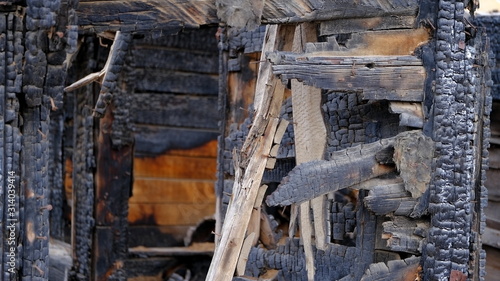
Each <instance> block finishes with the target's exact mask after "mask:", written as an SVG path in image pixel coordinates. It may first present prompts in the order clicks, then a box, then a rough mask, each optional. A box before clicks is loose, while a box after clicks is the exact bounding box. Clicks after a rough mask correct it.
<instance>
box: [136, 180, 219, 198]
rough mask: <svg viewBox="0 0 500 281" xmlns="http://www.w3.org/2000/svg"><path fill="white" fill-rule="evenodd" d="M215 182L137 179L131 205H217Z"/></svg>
mask: <svg viewBox="0 0 500 281" xmlns="http://www.w3.org/2000/svg"><path fill="white" fill-rule="evenodd" d="M214 184H215V181H214V180H195V179H186V180H178V179H166V178H153V179H150V178H140V177H135V180H134V189H133V195H132V197H130V200H129V202H130V203H210V202H212V203H215V194H214Z"/></svg>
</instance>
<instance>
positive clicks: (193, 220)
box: [128, 202, 215, 226]
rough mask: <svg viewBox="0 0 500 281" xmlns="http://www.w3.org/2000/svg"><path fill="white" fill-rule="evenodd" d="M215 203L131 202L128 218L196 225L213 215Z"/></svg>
mask: <svg viewBox="0 0 500 281" xmlns="http://www.w3.org/2000/svg"><path fill="white" fill-rule="evenodd" d="M214 212H215V204H214V203H213V202H209V203H196V204H190V203H182V204H181V203H172V204H167V203H165V204H163V203H159V204H150V203H145V204H142V203H130V205H129V215H128V220H129V222H130V224H139V225H144V224H148V225H164V226H180V225H195V224H197V223H199V222H200V221H201V220H202V219H204V218H205V217H208V216H211V215H213V214H214Z"/></svg>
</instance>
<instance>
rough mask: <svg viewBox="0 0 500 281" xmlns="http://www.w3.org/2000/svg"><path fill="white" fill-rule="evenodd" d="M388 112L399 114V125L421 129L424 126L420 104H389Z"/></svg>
mask: <svg viewBox="0 0 500 281" xmlns="http://www.w3.org/2000/svg"><path fill="white" fill-rule="evenodd" d="M389 110H390V112H392V113H398V114H399V125H400V126H407V127H414V128H422V127H423V126H424V115H423V111H422V104H420V103H406V102H391V103H390V104H389Z"/></svg>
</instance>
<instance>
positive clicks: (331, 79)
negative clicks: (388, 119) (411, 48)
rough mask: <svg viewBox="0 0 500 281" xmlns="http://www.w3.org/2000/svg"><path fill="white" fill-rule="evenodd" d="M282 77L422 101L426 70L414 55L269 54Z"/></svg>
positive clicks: (379, 96) (377, 96) (368, 95)
mask: <svg viewBox="0 0 500 281" xmlns="http://www.w3.org/2000/svg"><path fill="white" fill-rule="evenodd" d="M269 58H270V59H271V61H272V62H273V71H274V73H275V74H277V75H279V76H280V77H281V79H282V80H283V81H288V80H289V79H294V78H295V79H298V80H300V81H302V82H303V83H305V84H307V85H312V86H315V87H318V88H321V89H331V90H337V91H351V92H352V91H362V92H363V95H364V98H365V99H388V100H407V101H421V100H422V99H423V90H422V87H423V85H424V81H425V77H426V73H425V69H424V68H423V66H422V62H421V61H420V60H419V59H418V58H416V57H413V56H375V57H365V56H359V57H344V56H335V55H330V54H328V53H317V54H315V53H311V54H306V55H295V54H290V53H283V52H281V53H279V52H277V53H274V54H271V55H270V56H269Z"/></svg>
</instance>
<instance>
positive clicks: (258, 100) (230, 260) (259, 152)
mask: <svg viewBox="0 0 500 281" xmlns="http://www.w3.org/2000/svg"><path fill="white" fill-rule="evenodd" d="M286 35H287V33H286V28H285V27H278V26H268V28H267V31H266V39H265V42H264V46H263V52H265V51H267V50H270V51H273V50H277V49H279V48H280V45H281V47H282V46H283V42H286V39H284V38H285V37H286ZM290 41H291V40H290ZM283 93H284V86H283V85H282V84H281V83H280V82H279V81H276V79H274V76H273V75H272V72H271V65H270V64H269V63H267V62H264V63H261V64H260V67H259V75H258V79H257V86H256V91H255V98H254V103H255V110H256V113H255V119H254V122H253V125H252V128H251V129H250V132H249V134H248V137H247V139H246V140H245V143H244V144H243V147H242V150H241V154H240V155H241V159H240V161H238V162H239V163H238V165H239V166H237V167H236V169H237V170H238V171H237V172H236V175H241V177H237V178H236V179H235V184H234V187H233V200H232V202H231V204H230V205H229V207H228V211H227V214H226V219H225V221H224V224H223V226H222V231H221V237H220V241H219V243H218V244H217V248H216V249H215V253H214V257H213V259H212V263H211V264H210V268H209V271H208V274H207V279H206V280H214V281H215V280H217V281H229V280H231V279H232V277H233V275H234V271H235V268H236V263H237V260H238V257H239V255H240V252H241V246H242V244H243V240H244V238H245V232H246V228H247V225H248V222H249V220H250V215H251V211H252V209H253V206H254V204H255V199H256V197H257V195H258V190H259V187H260V181H261V179H262V175H263V173H264V169H265V166H266V162H267V155H269V151H270V149H271V147H272V145H273V138H274V134H275V132H276V127H277V126H278V118H277V117H275V116H279V114H278V113H279V110H280V107H281V104H282V101H283ZM242 167H244V168H245V169H244V170H240V169H242Z"/></svg>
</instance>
